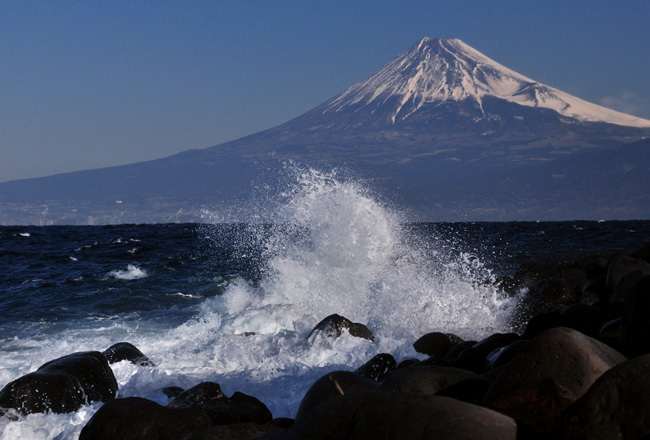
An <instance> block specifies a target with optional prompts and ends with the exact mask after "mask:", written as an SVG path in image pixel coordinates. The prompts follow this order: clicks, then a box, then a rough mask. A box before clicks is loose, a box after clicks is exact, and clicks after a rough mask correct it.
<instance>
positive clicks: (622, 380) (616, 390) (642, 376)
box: [558, 355, 650, 440]
mask: <svg viewBox="0 0 650 440" xmlns="http://www.w3.org/2000/svg"><path fill="white" fill-rule="evenodd" d="M649 371H650V355H645V356H640V357H637V358H634V359H630V360H629V361H627V362H623V363H621V364H619V365H617V366H615V367H613V368H612V369H611V370H608V371H607V372H605V373H604V374H603V375H602V376H601V377H600V378H598V380H597V381H596V382H594V384H593V385H592V386H591V387H590V388H589V390H588V391H587V392H586V393H585V394H584V395H583V396H582V397H581V398H580V399H578V400H577V401H576V402H575V403H574V404H573V405H571V406H570V407H569V408H567V410H566V411H565V412H564V413H563V414H562V417H561V419H560V422H559V424H558V425H559V430H558V436H561V437H562V438H564V439H567V440H579V439H596V438H602V439H616V438H629V439H636V438H640V437H641V436H644V435H646V436H647V435H650V398H648V396H650V375H648V372H649Z"/></svg>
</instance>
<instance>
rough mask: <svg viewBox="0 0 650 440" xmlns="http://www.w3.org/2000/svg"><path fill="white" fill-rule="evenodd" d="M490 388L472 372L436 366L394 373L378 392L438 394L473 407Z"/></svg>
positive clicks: (411, 367) (407, 369) (418, 366)
mask: <svg viewBox="0 0 650 440" xmlns="http://www.w3.org/2000/svg"><path fill="white" fill-rule="evenodd" d="M489 385H490V384H489V382H488V381H487V380H485V379H483V378H482V377H481V376H479V375H478V374H475V373H472V372H471V371H467V370H461V369H459V368H451V367H441V366H435V365H413V366H410V367H405V368H400V369H398V370H396V371H394V372H393V373H392V374H391V375H390V376H388V377H387V378H386V379H384V381H383V382H382V383H381V387H380V389H381V390H382V391H385V392H389V393H406V394H414V395H419V396H432V395H434V394H439V395H445V396H448V397H454V398H457V399H458V400H463V401H468V402H472V403H474V402H479V401H481V400H482V399H483V395H484V394H485V392H486V391H487V389H488V387H489Z"/></svg>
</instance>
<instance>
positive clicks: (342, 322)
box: [307, 314, 375, 341]
mask: <svg viewBox="0 0 650 440" xmlns="http://www.w3.org/2000/svg"><path fill="white" fill-rule="evenodd" d="M343 330H347V331H348V333H350V335H352V336H356V337H358V338H363V339H368V340H369V341H374V340H375V335H373V334H372V332H371V331H370V329H368V327H366V326H365V325H363V324H359V323H356V322H352V321H350V320H349V319H347V318H345V317H343V316H340V315H337V314H334V315H330V316H328V317H327V318H325V319H323V320H322V321H321V322H319V323H318V324H316V327H314V329H313V330H312V331H311V332H310V333H309V336H308V337H307V338H308V339H310V338H311V337H312V336H314V335H317V334H321V335H323V336H325V337H335V338H338V337H339V336H341V333H342V332H343Z"/></svg>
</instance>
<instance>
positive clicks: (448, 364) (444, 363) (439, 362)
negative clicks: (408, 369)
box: [414, 356, 453, 367]
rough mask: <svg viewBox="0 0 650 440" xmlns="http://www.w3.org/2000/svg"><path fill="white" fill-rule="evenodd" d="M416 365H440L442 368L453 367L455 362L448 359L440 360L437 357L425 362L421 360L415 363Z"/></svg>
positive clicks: (427, 359)
mask: <svg viewBox="0 0 650 440" xmlns="http://www.w3.org/2000/svg"><path fill="white" fill-rule="evenodd" d="M414 364H416V365H438V366H440V367H451V366H452V364H453V362H452V361H448V360H447V359H444V358H439V357H435V356H430V357H428V358H426V359H424V360H421V361H419V362H415V363H414Z"/></svg>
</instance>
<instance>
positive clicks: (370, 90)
mask: <svg viewBox="0 0 650 440" xmlns="http://www.w3.org/2000/svg"><path fill="white" fill-rule="evenodd" d="M485 96H492V97H496V98H499V99H503V100H506V101H509V102H513V103H516V104H519V105H524V106H528V107H541V108H547V109H551V110H555V111H556V112H558V113H559V114H561V115H562V116H565V117H568V118H574V119H577V120H579V121H584V122H607V123H610V124H617V125H624V126H629V127H650V120H647V119H643V118H639V117H636V116H632V115H628V114H625V113H621V112H617V111H614V110H611V109H608V108H605V107H602V106H599V105H596V104H592V103H590V102H587V101H584V100H582V99H580V98H576V97H575V96H572V95H569V94H568V93H565V92H562V91H560V90H558V89H555V88H553V87H549V86H546V85H544V84H541V83H539V82H537V81H535V80H533V79H530V78H528V77H526V76H524V75H521V74H519V73H517V72H515V71H513V70H511V69H508V68H507V67H505V66H503V65H501V64H499V63H497V62H496V61H494V60H492V59H490V58H488V57H487V56H485V55H483V54H482V53H480V52H479V51H477V50H476V49H474V48H472V47H470V46H468V45H467V44H465V43H464V42H462V41H460V40H457V39H438V38H436V39H432V38H427V37H425V38H423V39H422V41H420V42H419V43H418V44H417V45H415V46H413V47H411V48H410V49H408V50H407V51H405V52H404V53H402V54H401V55H400V56H398V57H397V58H395V59H394V60H393V61H391V62H389V63H388V64H386V65H385V66H384V67H382V68H381V69H380V70H378V71H377V72H376V73H374V74H373V75H371V76H370V77H368V78H366V79H365V80H364V81H361V82H359V83H357V84H355V85H354V86H352V87H350V88H349V89H348V90H346V91H344V92H343V93H341V94H340V95H338V96H336V97H334V98H332V99H331V100H330V101H328V102H327V103H326V104H325V106H324V110H323V113H327V112H331V111H335V112H338V111H341V110H344V109H345V108H346V107H355V108H356V107H358V106H370V107H372V108H379V107H382V106H385V105H390V106H393V107H394V108H392V109H391V114H392V116H391V120H392V122H393V123H394V122H396V121H397V120H401V119H405V118H408V117H409V115H411V114H412V113H414V112H416V111H417V110H418V109H419V108H421V107H422V106H423V105H425V104H436V103H442V102H444V101H450V100H451V101H462V100H466V99H472V100H475V101H476V102H477V103H478V104H479V106H480V107H481V109H482V101H483V98H484V97H485Z"/></svg>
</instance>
